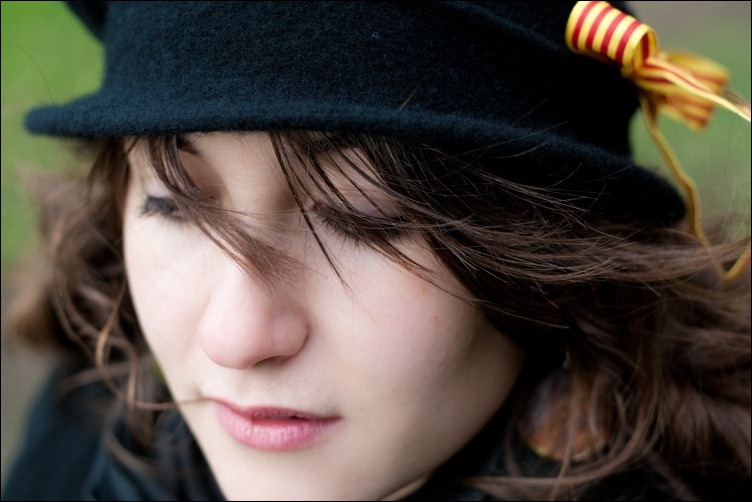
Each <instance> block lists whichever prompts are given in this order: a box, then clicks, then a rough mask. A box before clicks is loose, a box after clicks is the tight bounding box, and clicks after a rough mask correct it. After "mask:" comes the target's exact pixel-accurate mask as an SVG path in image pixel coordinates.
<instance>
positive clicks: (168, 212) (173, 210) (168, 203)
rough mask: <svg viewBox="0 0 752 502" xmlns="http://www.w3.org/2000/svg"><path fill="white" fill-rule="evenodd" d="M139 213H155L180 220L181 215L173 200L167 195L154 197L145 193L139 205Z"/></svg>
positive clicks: (148, 214)
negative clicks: (144, 197)
mask: <svg viewBox="0 0 752 502" xmlns="http://www.w3.org/2000/svg"><path fill="white" fill-rule="evenodd" d="M141 214H142V215H144V216H150V215H157V216H164V217H165V218H169V219H171V220H182V219H183V216H182V215H181V214H180V209H179V208H178V206H177V204H175V201H174V200H172V199H170V198H168V197H155V196H153V195H147V196H146V199H145V200H144V203H143V205H142V206H141Z"/></svg>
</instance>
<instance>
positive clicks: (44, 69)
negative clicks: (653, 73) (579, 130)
mask: <svg viewBox="0 0 752 502" xmlns="http://www.w3.org/2000/svg"><path fill="white" fill-rule="evenodd" d="M749 4H750V2H632V5H633V7H634V9H635V11H636V12H637V13H638V14H639V15H641V17H642V18H643V20H645V21H646V22H648V24H651V25H652V26H653V28H655V29H656V31H657V33H658V35H659V40H660V41H661V43H662V46H663V47H666V48H682V49H685V50H687V51H691V52H696V53H698V54H705V55H708V56H712V57H714V58H715V59H716V60H717V61H719V62H720V63H722V64H724V65H725V66H727V67H728V68H729V69H730V70H731V75H732V81H731V87H732V88H733V89H735V90H737V91H739V92H740V93H741V94H743V95H745V96H747V97H749V96H750V15H749ZM101 53H102V51H101V48H100V47H99V45H98V44H97V42H96V40H95V39H94V38H93V37H92V36H91V35H89V34H88V32H87V31H86V30H84V29H82V26H81V25H80V24H79V22H78V21H77V20H76V19H75V18H74V16H73V15H72V14H71V13H70V12H69V11H68V10H67V9H66V7H65V6H64V5H62V4H61V3H58V2H2V59H1V61H2V160H1V161H2V170H1V172H2V225H1V226H2V241H1V242H2V267H3V270H5V269H6V268H7V267H8V266H10V265H12V264H14V263H16V262H17V261H18V259H19V258H20V257H22V256H24V255H25V254H26V252H27V251H28V250H29V249H30V248H31V247H32V246H33V239H34V232H35V231H34V223H33V210H32V208H31V204H30V201H29V196H28V190H27V186H28V185H27V184H28V179H27V178H28V176H29V174H30V173H33V172H34V171H35V170H40V169H43V170H56V169H61V168H63V167H71V164H72V162H73V159H72V157H71V156H70V155H69V154H68V151H67V150H66V149H65V148H60V143H61V141H60V140H54V139H48V138H40V137H35V136H32V135H30V134H28V133H26V132H25V131H24V130H23V126H22V124H23V116H24V113H25V112H26V111H27V110H28V109H29V108H32V107H34V106H38V105H40V104H44V103H61V102H66V101H67V100H69V99H70V98H72V97H75V96H79V95H81V94H83V93H86V92H91V91H94V90H95V89H96V88H97V87H98V85H99V81H100V77H101V72H102V63H101ZM662 123H663V124H664V127H663V129H664V133H665V134H666V135H667V136H668V138H669V140H670V143H671V145H672V146H674V148H675V149H676V151H677V152H678V153H679V157H680V159H681V161H682V163H683V165H684V166H685V168H686V169H687V170H688V171H689V172H691V173H692V174H693V175H694V176H695V178H696V180H697V181H698V183H699V184H700V186H701V187H702V194H703V198H704V201H705V206H706V208H707V212H710V213H713V214H719V213H723V212H725V211H726V210H728V209H731V208H734V207H735V208H737V209H739V208H740V209H741V210H742V211H743V212H744V211H748V209H745V208H748V207H749V180H750V176H749V172H750V141H749V138H750V132H749V131H750V130H749V126H748V125H747V124H744V123H743V122H742V121H741V120H740V119H737V118H736V117H734V116H732V115H731V114H730V113H727V112H725V111H720V112H718V113H717V114H716V117H715V120H714V122H713V123H711V126H710V127H709V129H708V131H707V132H706V133H702V134H696V133H693V132H691V131H689V130H687V129H685V128H684V127H683V126H680V125H678V124H675V123H673V121H671V120H669V119H665V120H663V121H662ZM633 125H634V128H633V129H634V132H633V138H634V145H635V152H636V156H637V158H638V160H639V161H641V162H642V163H643V164H644V165H648V166H660V165H661V161H660V157H659V156H658V154H657V151H656V150H655V149H654V147H653V145H652V143H651V141H650V140H649V139H648V137H647V134H646V133H645V130H644V127H643V125H642V122H641V119H640V118H639V116H637V118H636V120H635V121H634V124H633ZM729 193H730V197H729Z"/></svg>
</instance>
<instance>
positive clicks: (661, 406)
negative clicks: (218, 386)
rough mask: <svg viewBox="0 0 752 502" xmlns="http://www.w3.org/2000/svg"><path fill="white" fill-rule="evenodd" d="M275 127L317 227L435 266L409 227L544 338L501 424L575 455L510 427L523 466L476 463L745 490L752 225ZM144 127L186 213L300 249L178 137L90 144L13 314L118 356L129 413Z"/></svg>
mask: <svg viewBox="0 0 752 502" xmlns="http://www.w3.org/2000/svg"><path fill="white" fill-rule="evenodd" d="M269 136H270V138H271V140H272V145H273V147H274V151H275V153H276V156H277V161H278V163H279V165H280V168H281V169H282V172H283V173H284V175H285V178H286V180H287V182H288V184H289V186H290V189H291V190H292V193H293V195H294V197H295V199H296V201H297V202H298V205H299V207H300V209H301V211H302V212H303V215H304V217H305V218H306V222H307V223H308V224H309V226H310V227H311V230H312V231H313V232H314V235H315V232H316V223H315V222H314V221H312V220H311V219H310V218H309V215H308V213H307V212H306V208H307V207H310V204H313V205H316V206H317V207H325V208H328V210H327V211H328V212H327V218H330V219H332V220H333V221H335V222H336V224H337V225H339V226H340V227H341V228H344V229H347V232H348V233H350V234H351V235H352V237H353V238H355V239H356V240H357V241H358V242H359V243H360V244H361V245H366V246H371V247H372V248H373V249H375V250H377V251H378V252H381V253H383V254H384V255H385V256H387V257H389V258H391V259H393V260H396V261H397V262H398V263H400V264H402V265H403V266H405V267H407V268H408V269H410V270H412V271H414V272H415V273H417V274H419V275H421V276H423V277H425V278H426V279H427V280H429V281H430V280H431V279H432V278H431V275H430V272H428V271H426V270H424V269H422V268H421V267H420V266H419V265H418V264H416V263H414V262H412V261H411V260H410V259H409V257H407V256H404V255H403V254H402V253H401V252H400V251H399V249H398V248H397V247H395V246H394V241H395V239H400V238H404V237H405V235H410V236H411V237H413V238H420V239H423V240H425V242H426V244H427V245H428V246H430V248H431V249H432V250H433V251H434V252H435V254H436V255H437V256H438V257H439V259H440V260H441V261H442V262H443V263H444V264H446V266H447V267H448V268H449V269H450V270H451V271H452V273H453V274H454V275H455V276H456V277H457V278H458V279H459V281H460V282H461V283H462V285H463V286H464V287H465V288H466V290H467V292H468V294H467V296H466V298H465V299H466V300H467V301H469V302H471V303H472V304H474V305H476V306H477V307H478V308H479V309H481V310H482V312H483V313H484V314H485V315H486V316H487V318H488V319H489V320H490V321H491V322H492V323H493V324H494V326H495V327H496V328H497V329H498V330H499V331H500V332H502V333H504V334H506V335H508V336H510V337H511V338H512V339H513V340H514V341H515V342H516V343H518V344H519V345H521V346H522V347H524V348H526V349H528V353H529V356H528V362H527V363H526V364H527V366H526V368H525V370H524V374H523V376H522V377H521V378H520V379H519V382H518V384H517V388H516V389H515V392H514V394H513V398H512V401H511V402H510V403H509V404H508V405H505V406H508V407H509V409H510V414H509V420H508V430H507V434H506V435H505V436H506V437H507V438H508V437H510V436H511V435H512V434H513V433H514V434H517V433H519V434H520V435H521V436H522V437H523V438H524V439H525V441H526V442H527V443H528V444H529V445H530V446H531V447H532V448H533V449H534V450H535V451H537V452H538V453H539V454H541V455H543V456H546V457H549V458H552V459H554V460H556V461H557V462H559V465H560V469H559V472H558V473H557V474H556V475H555V476H553V477H550V478H544V477H540V474H539V473H534V472H526V471H525V469H524V467H522V466H521V465H519V464H518V462H516V459H515V451H514V448H512V447H511V446H510V443H509V441H501V439H500V440H499V446H498V448H499V450H503V451H504V452H505V457H506V464H507V469H508V476H504V477H501V478H483V479H478V478H472V479H466V480H465V481H467V482H469V483H473V484H475V485H476V486H480V487H482V488H483V489H485V490H487V491H489V492H491V493H495V494H497V495H499V496H505V497H515V498H522V497H528V498H542V497H546V498H578V497H581V496H584V495H585V494H587V493H588V492H587V490H588V489H591V488H592V486H594V485H597V483H598V482H599V481H602V480H603V479H606V478H608V477H609V476H613V475H617V474H619V473H621V472H624V471H626V470H629V469H632V468H634V467H635V466H645V467H646V468H647V469H649V470H651V471H652V472H655V473H657V474H658V475H659V476H660V477H661V478H662V482H663V483H665V484H666V486H668V487H670V489H671V490H673V492H674V494H675V496H676V497H680V498H719V497H722V495H724V494H726V495H728V496H731V497H739V496H742V495H743V494H745V493H749V490H750V477H751V476H750V469H751V467H750V466H751V465H752V461H751V459H750V427H749V423H750V391H751V384H750V292H749V270H748V269H747V270H745V272H744V273H743V274H741V275H740V276H739V277H737V278H736V279H735V280H733V281H723V280H721V277H720V275H719V274H718V267H724V266H727V265H728V264H729V263H731V262H733V260H734V259H735V258H736V257H737V256H739V254H740V253H742V252H743V250H744V247H745V246H746V245H748V244H749V239H748V238H747V239H745V240H744V241H743V242H736V243H718V244H715V245H713V246H710V247H707V246H702V245H700V244H699V243H698V242H697V241H696V239H694V238H692V237H690V236H689V234H688V233H687V232H686V231H685V229H684V227H683V226H682V225H681V224H679V225H677V226H675V227H672V228H655V227H646V226H643V225H638V224H635V223H632V222H624V221H613V219H612V218H609V217H608V216H607V215H603V214H599V213H598V212H597V211H595V210H592V209H591V207H592V202H593V196H592V195H588V194H582V193H578V192H576V191H575V190H574V189H573V188H571V187H570V188H569V189H568V188H567V187H566V186H564V185H557V186H550V187H535V186H529V185H526V184H524V183H522V182H520V181H519V180H516V179H515V174H514V173H515V172H517V169H519V167H520V165H523V164H524V163H525V162H530V160H528V159H526V158H524V157H523V158H515V159H498V158H495V159H489V158H485V157H484V156H483V155H482V152H461V153H458V152H449V151H444V150H441V149H437V148H434V147H432V146H429V145H426V144H423V143H420V142H416V141H407V140H398V139H395V138H388V137H379V136H373V135H356V134H324V133H313V132H304V131H283V132H270V133H269ZM141 143H143V147H144V148H145V150H146V152H147V154H148V156H149V159H150V162H151V164H152V165H153V166H154V169H155V172H156V173H157V175H158V177H159V178H160V179H161V180H162V182H163V183H164V184H165V185H166V186H167V187H168V189H169V190H170V192H171V193H172V195H173V197H174V201H175V204H176V206H177V208H178V209H179V210H180V211H181V214H183V215H184V216H185V217H186V218H188V219H189V220H190V221H191V222H193V223H194V224H195V225H196V226H197V227H198V228H200V229H201V230H202V231H203V232H204V233H205V234H206V235H207V236H208V237H209V238H211V239H212V240H213V241H214V242H215V243H216V244H217V245H219V246H220V247H221V248H222V249H224V250H225V251H226V252H227V253H229V254H230V255H231V256H233V257H234V258H235V259H236V260H237V261H238V262H239V263H240V264H241V265H243V266H244V267H245V268H246V270H247V271H248V272H249V273H251V274H254V276H256V277H257V278H258V279H259V280H262V281H269V282H273V281H276V280H279V279H280V278H284V276H285V274H286V273H287V272H288V271H289V270H291V267H295V266H297V264H296V263H295V262H294V261H292V260H291V259H289V258H288V257H286V256H284V255H282V254H280V253H279V252H277V251H276V250H274V249H273V248H271V247H270V246H268V245H266V244H265V243H264V242H263V241H262V240H260V239H257V238H254V237H252V232H249V231H248V228H247V227H245V226H244V224H242V223H241V222H240V220H239V219H237V218H235V215H233V214H232V213H231V212H229V211H227V210H225V209H223V208H222V207H218V206H217V205H216V204H215V203H213V202H212V201H211V200H208V199H207V198H206V197H205V196H204V195H203V194H202V193H201V191H200V190H199V189H198V188H197V187H196V186H195V185H194V184H193V182H192V180H191V179H190V177H189V176H188V175H187V173H186V172H185V170H184V169H183V168H182V166H181V163H180V155H179V153H180V149H181V148H183V147H184V146H183V145H181V138H180V137H177V136H169V137H150V138H141V139H105V140H100V141H99V142H96V143H95V144H93V145H92V148H93V151H94V162H93V164H92V168H91V169H90V170H89V172H88V175H87V177H86V179H85V180H80V181H74V182H72V184H71V185H70V188H69V189H68V190H60V189H59V188H58V189H57V190H56V192H57V195H58V196H57V197H49V196H46V197H45V198H44V199H43V200H44V201H45V205H43V208H42V209H43V211H42V214H43V218H42V233H43V235H44V236H45V237H46V239H47V242H48V244H49V249H50V255H49V261H50V263H51V266H50V267H47V268H44V269H40V270H47V271H48V272H49V274H48V276H47V277H46V280H45V281H43V283H42V284H40V285H39V286H38V287H36V289H35V292H36V296H35V298H36V301H35V302H31V303H27V304H26V308H25V309H23V311H19V315H17V316H16V317H15V322H14V324H13V327H14V329H15V331H16V332H18V333H19V334H21V335H22V336H25V337H28V338H32V337H34V338H36V339H43V340H44V341H45V342H54V343H55V344H57V345H58V346H60V347H62V348H64V349H65V350H66V351H68V352H69V353H71V354H79V355H80V354H82V353H83V354H85V355H86V357H88V358H89V360H90V361H92V362H94V363H95V365H96V367H97V368H99V372H100V374H101V375H103V376H105V377H106V378H109V379H110V380H111V376H112V375H113V374H114V373H117V372H118V371H121V370H122V371H121V373H122V374H123V375H125V376H126V377H125V380H124V383H123V384H122V385H121V386H120V387H118V389H119V390H118V392H120V393H121V395H122V396H123V397H124V398H125V399H126V401H127V402H129V403H131V405H132V406H131V412H132V414H133V417H136V415H137V413H136V410H137V409H139V408H141V409H143V408H149V406H142V405H141V404H142V403H145V402H150V399H151V397H150V395H149V392H148V390H149V389H151V388H152V387H153V384H152V383H150V382H152V381H153V380H154V371H153V367H152V366H151V365H150V364H149V363H148V357H149V356H148V347H147V346H146V344H145V342H144V339H143V336H142V335H141V333H140V331H139V327H138V322H137V319H136V316H135V312H134V309H133V306H132V304H131V300H130V297H129V293H128V289H127V285H126V281H125V271H124V264H123V258H122V248H121V244H122V241H121V238H122V207H123V197H124V194H125V192H126V189H127V183H128V168H127V166H128V162H127V151H128V150H129V149H130V148H133V147H134V146H135V145H138V144H141ZM358 156H360V157H361V158H360V159H358ZM343 160H344V162H343ZM358 160H362V161H363V162H360V161H358ZM364 165H367V166H370V168H364V167H363V166H364ZM332 166H334V167H335V168H336V169H338V170H339V174H340V175H343V176H348V175H352V173H357V176H358V179H359V180H360V181H359V182H358V183H372V184H375V185H376V186H378V187H380V189H382V190H383V191H384V192H385V193H386V194H388V196H389V197H390V198H392V199H393V200H394V201H395V203H396V204H397V206H398V207H399V209H400V211H399V213H400V217H399V218H393V217H387V216H386V215H378V216H364V215H363V214H361V213H359V212H358V211H355V210H354V208H353V207H351V206H350V204H349V203H348V200H347V198H346V197H344V196H343V195H342V194H341V193H340V192H339V191H338V189H337V185H336V184H335V183H332V182H331V168H332ZM337 166H339V167H337ZM363 193H364V195H365V196H368V195H367V193H368V192H367V191H364V192H363ZM716 240H720V237H719V238H718V239H716ZM319 244H320V245H321V246H322V247H324V244H323V243H321V242H319ZM324 251H325V252H326V249H325V247H324ZM327 256H329V255H328V254H327ZM330 264H331V265H332V266H333V267H334V268H335V270H338V264H337V263H335V262H333V261H331V259H330ZM341 277H345V276H344V275H343V276H341ZM344 282H345V283H346V280H345V281H344ZM416 315H419V313H418V314H416ZM111 381H112V380H111ZM113 385H114V384H113ZM139 403H141V404H139ZM151 408H159V406H151ZM134 422H136V420H135V418H134ZM145 437H147V438H148V434H147V435H146V436H145Z"/></svg>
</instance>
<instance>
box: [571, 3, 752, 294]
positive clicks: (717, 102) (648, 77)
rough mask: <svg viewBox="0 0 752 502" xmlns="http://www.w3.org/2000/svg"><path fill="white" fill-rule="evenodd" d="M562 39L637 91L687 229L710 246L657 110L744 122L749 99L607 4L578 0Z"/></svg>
mask: <svg viewBox="0 0 752 502" xmlns="http://www.w3.org/2000/svg"><path fill="white" fill-rule="evenodd" d="M565 39H566V43H567V46H568V47H569V48H570V49H571V50H572V51H574V52H576V53H578V54H585V55H587V56H590V57H592V58H594V59H597V60H599V61H603V62H607V63H612V64H618V65H619V66H620V67H621V74H622V75H623V76H624V77H625V78H628V79H630V80H631V81H632V82H634V83H635V85H637V87H638V88H639V89H640V93H641V97H640V103H641V105H642V111H643V115H644V117H645V122H646V124H647V127H648V131H649V132H650V134H651V136H652V137H653V139H654V140H655V142H656V144H657V145H658V149H659V150H660V152H661V154H662V155H663V158H664V160H665V162H666V164H667V165H668V166H669V168H670V170H671V173H672V174H673V175H674V176H675V177H676V179H677V181H678V182H679V184H680V186H681V187H682V189H683V190H684V194H685V200H686V202H687V210H688V217H689V220H690V223H691V225H692V232H693V233H694V235H695V236H696V237H697V238H698V240H700V242H702V243H703V244H705V245H709V244H710V243H709V241H708V239H707V237H706V236H705V233H704V232H703V230H702V225H701V208H700V200H699V196H698V194H697V189H696V188H695V185H694V182H693V181H692V179H691V178H690V177H689V176H688V175H687V174H686V173H685V172H684V171H683V170H682V169H681V167H680V166H679V162H678V161H677V160H676V156H675V155H674V153H673V152H672V151H671V149H670V148H669V146H668V143H667V142H666V140H665V139H664V138H663V135H662V134H661V133H660V131H659V129H658V126H657V114H658V112H659V111H662V112H664V113H666V114H667V115H669V116H670V117H672V118H674V119H676V120H678V121H680V122H681V123H683V124H685V125H687V126H688V127H690V128H691V129H693V130H696V131H698V130H701V129H702V128H704V127H705V126H706V125H707V123H708V122H709V120H710V118H711V116H712V115H713V111H714V110H715V107H716V106H720V107H723V108H726V109H728V110H730V111H732V112H733V113H736V114H737V115H739V116H740V117H742V118H743V119H745V120H746V121H747V122H749V121H750V104H749V101H748V100H746V99H744V98H743V97H742V96H739V95H738V94H735V93H733V92H731V91H728V90H727V89H726V83H727V82H728V78H729V77H728V72H727V71H726V69H725V68H723V67H722V66H720V65H719V64H717V63H715V62H713V61H711V60H709V59H706V58H702V57H699V56H695V55H692V54H685V53H678V52H665V51H661V50H660V49H659V48H658V38H657V36H656V34H655V32H654V31H653V29H652V28H651V27H650V26H648V25H646V24H645V23H643V22H641V21H638V20H637V19H635V18H634V17H632V16H630V15H628V14H626V13H624V12H621V11H620V10H618V9H616V8H615V7H613V6H611V5H610V4H609V3H608V2H605V1H581V2H577V4H576V5H575V7H574V8H573V9H572V12H571V14H570V16H569V20H568V21H567V27H566V33H565ZM749 260H750V253H749V252H747V253H746V255H743V256H742V257H740V258H739V261H737V263H736V264H735V265H734V266H733V267H732V268H731V269H730V270H729V271H728V272H724V271H721V273H722V274H723V275H724V277H725V278H726V279H731V278H733V277H734V276H736V275H738V274H739V273H741V270H742V269H743V268H744V266H743V265H745V264H748V263H749ZM740 262H743V263H740ZM719 267H720V265H719Z"/></svg>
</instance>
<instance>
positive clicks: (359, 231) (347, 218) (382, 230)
mask: <svg viewBox="0 0 752 502" xmlns="http://www.w3.org/2000/svg"><path fill="white" fill-rule="evenodd" d="M313 211H314V212H315V214H316V216H317V217H318V219H319V220H320V221H321V222H323V223H324V224H325V225H327V226H328V227H330V228H331V229H333V230H334V231H335V232H337V233H339V234H341V235H343V236H344V237H347V238H349V239H352V240H354V241H356V242H368V241H375V240H381V239H387V240H388V239H394V238H397V237H399V236H400V235H402V234H404V233H405V232H406V231H407V228H406V226H405V219H404V218H403V217H402V216H401V215H395V216H383V215H378V216H373V215H367V214H363V215H358V214H353V213H351V212H345V211H342V210H339V209H337V208H335V207H332V206H329V205H326V204H316V205H315V206H314V208H313Z"/></svg>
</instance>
